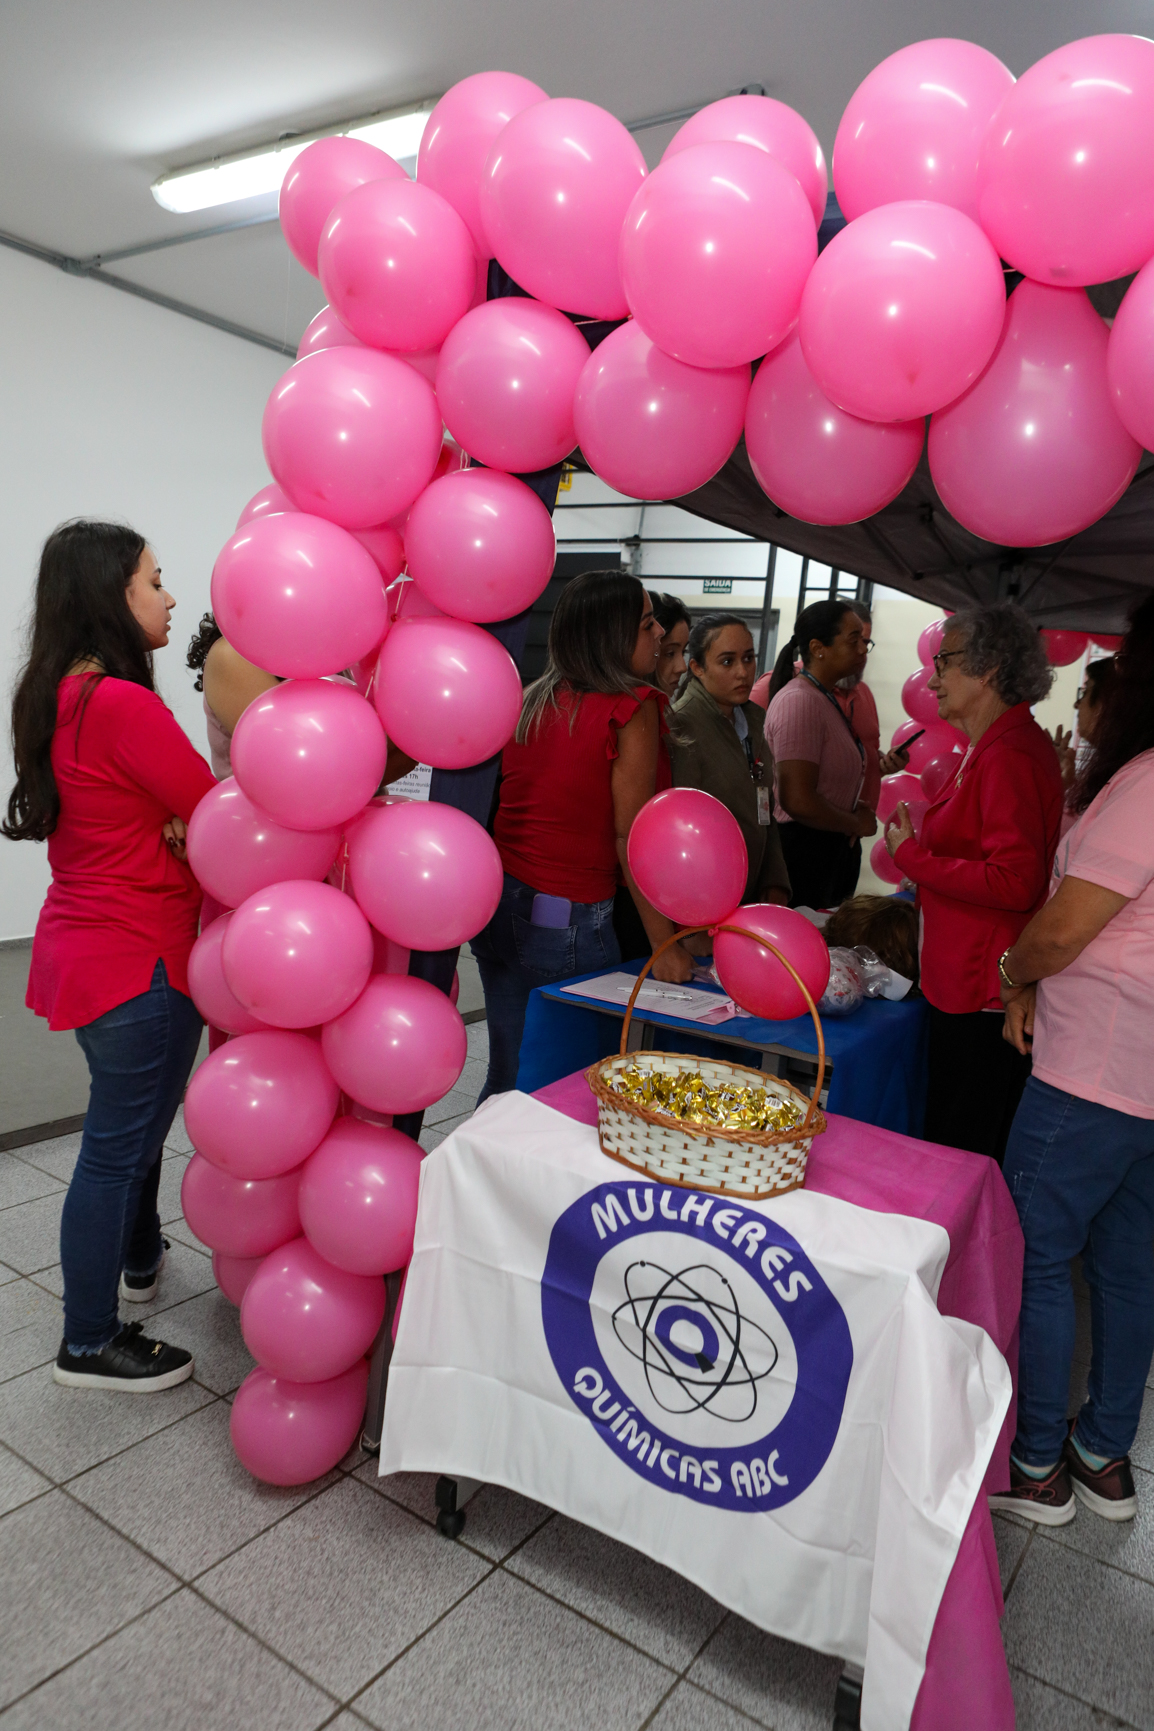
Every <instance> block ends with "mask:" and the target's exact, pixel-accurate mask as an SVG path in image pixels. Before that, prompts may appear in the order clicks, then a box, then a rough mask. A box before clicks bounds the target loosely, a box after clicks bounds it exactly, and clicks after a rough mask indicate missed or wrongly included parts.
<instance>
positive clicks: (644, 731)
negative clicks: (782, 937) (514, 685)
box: [472, 571, 693, 1100]
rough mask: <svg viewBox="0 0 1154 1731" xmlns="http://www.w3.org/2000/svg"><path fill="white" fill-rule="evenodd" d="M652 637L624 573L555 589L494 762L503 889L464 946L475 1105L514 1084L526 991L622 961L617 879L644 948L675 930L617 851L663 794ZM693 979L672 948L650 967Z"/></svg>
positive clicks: (665, 771)
mask: <svg viewBox="0 0 1154 1731" xmlns="http://www.w3.org/2000/svg"><path fill="white" fill-rule="evenodd" d="M660 641H661V627H660V626H659V625H658V624H657V622H656V620H655V619H654V616H653V607H652V605H651V603H650V600H649V597H648V595H647V594H646V593H645V590H644V589H643V588H642V587H641V584H640V582H639V581H638V580H637V578H636V577H627V576H625V575H623V574H622V573H621V572H620V571H587V572H585V573H584V574H583V575H582V576H580V577H575V578H574V579H573V581H572V582H571V583H569V584H567V585H566V587H565V588H564V589H563V590H562V592H561V597H560V599H559V600H558V602H557V606H556V609H555V611H554V613H553V618H552V620H551V622H550V625H549V658H548V661H547V663H546V666H545V671H544V673H543V674H542V675H541V677H540V679H538V680H536V681H535V682H534V683H533V684H532V685H531V686H530V687H529V689H528V690H527V691H526V693H525V703H524V707H523V709H522V711H521V719H520V721H519V722H518V723H517V731H516V733H515V735H514V737H513V739H512V740H511V741H510V742H509V744H508V745H507V746H506V747H505V751H504V754H503V756H502V759H501V796H500V805H499V806H498V809H497V817H496V821H495V824H494V828H493V837H494V840H495V841H496V843H497V846H498V848H499V849H500V853H501V860H502V863H503V865H504V867H505V888H504V892H503V894H502V896H501V902H500V906H499V907H498V909H497V912H496V913H495V914H494V915H493V918H492V919H491V920H490V922H489V924H488V925H487V926H486V927H485V929H484V931H483V932H481V933H480V935H479V936H478V937H476V938H474V939H473V943H472V949H473V954H474V955H475V956H476V958H477V965H478V967H479V969H480V973H481V983H482V985H483V986H484V988H485V1008H486V1011H487V1019H488V1024H489V1073H488V1076H487V1078H486V1080H485V1086H484V1089H483V1090H482V1093H481V1099H482V1100H485V1099H488V1097H489V1095H490V1094H497V1093H502V1092H504V1091H505V1090H507V1089H509V1088H512V1087H514V1086H515V1084H516V1080H517V1066H518V1058H519V1054H520V1050H521V1034H522V1031H523V1029H524V1025H525V1009H526V1006H527V1004H528V1002H529V993H530V992H531V991H532V990H533V988H534V987H535V986H541V985H546V984H548V983H549V982H550V981H551V980H564V979H568V978H570V977H571V976H572V975H574V974H582V973H592V972H593V971H594V970H595V969H597V968H609V967H612V966H613V965H614V964H615V963H617V962H619V961H620V960H621V953H620V949H619V947H618V942H617V938H616V935H615V933H614V929H613V898H614V894H615V891H616V889H617V885H618V883H619V882H620V881H621V879H622V878H623V879H624V881H625V883H626V884H627V885H628V886H629V889H630V891H631V893H632V895H633V897H634V899H635V901H636V904H637V911H638V913H639V914H640V916H641V920H642V922H643V924H644V926H645V930H646V933H647V934H648V937H649V941H650V943H651V944H652V946H653V948H654V949H656V948H657V946H658V944H660V943H661V942H663V941H664V939H665V938H667V937H671V936H672V935H673V932H674V931H675V929H676V928H675V927H674V926H673V924H672V923H671V922H670V921H669V920H667V919H665V918H664V916H663V915H661V914H659V913H657V912H656V910H655V909H654V908H652V907H650V905H649V903H648V902H647V901H646V900H645V898H644V896H643V895H642V894H641V892H640V890H638V888H637V886H636V884H635V883H634V881H633V878H632V874H631V873H630V871H629V866H628V862H627V860H626V853H625V844H626V841H627V839H628V836H629V830H630V826H631V825H632V823H633V819H634V818H635V817H636V816H637V813H638V812H639V811H640V810H641V807H642V806H643V805H644V804H645V802H646V800H647V799H650V798H652V796H653V794H654V793H655V792H656V791H657V790H658V789H659V788H660V787H668V786H669V785H670V774H669V763H668V758H667V756H666V753H665V750H664V747H663V745H662V743H661V735H662V733H663V731H664V728H665V720H664V710H665V704H666V701H667V700H666V698H665V696H664V693H662V692H659V691H658V690H657V689H656V688H655V687H654V685H653V684H652V683H651V682H652V679H653V673H654V667H655V665H656V661H657V648H658V645H659V643H660ZM692 971H693V958H692V957H691V956H690V954H689V952H688V951H687V950H686V949H684V948H683V947H682V945H680V944H678V945H676V946H674V947H673V948H672V949H670V950H667V951H666V953H665V955H664V956H662V958H661V960H660V961H659V962H658V963H657V964H656V966H655V967H654V970H653V972H654V974H655V975H656V977H657V978H658V979H661V980H687V979H688V978H689V977H690V975H691V973H692Z"/></svg>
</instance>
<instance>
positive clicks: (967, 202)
mask: <svg viewBox="0 0 1154 1731" xmlns="http://www.w3.org/2000/svg"><path fill="white" fill-rule="evenodd" d="M1013 87H1014V75H1013V73H1012V72H1011V71H1010V69H1009V67H1008V66H1003V65H1002V62H1001V61H1000V60H999V59H998V58H997V56H996V55H993V54H991V53H990V52H989V50H988V49H986V48H980V47H979V46H978V44H977V43H976V42H962V41H958V40H957V39H956V38H953V37H949V36H939V37H934V38H931V40H929V41H928V42H913V43H911V44H910V46H909V47H908V48H899V49H898V51H897V53H896V54H890V55H888V56H887V57H886V59H885V60H883V61H881V63H880V64H879V65H877V66H875V67H874V69H873V71H872V72H870V73H869V74H868V75H867V76H866V78H865V79H864V80H863V81H862V83H861V84H859V85H858V87H857V89H856V90H855V91H854V93H853V95H852V96H851V97H850V99H849V102H848V104H847V105H846V109H845V113H844V114H843V115H842V117H841V124H840V126H839V127H838V129H837V137H836V139H835V140H834V146H833V180H834V186H835V187H836V188H837V200H838V203H839V205H840V206H841V208H842V211H843V212H844V214H845V215H846V217H847V218H848V219H849V220H850V221H852V220H853V219H854V217H858V216H861V215H862V214H863V212H864V211H867V210H873V208H874V206H875V205H879V204H894V203H896V202H897V201H898V200H899V199H906V198H932V199H934V200H935V202H936V203H938V204H952V205H953V206H954V208H955V210H961V211H964V212H965V214H966V215H967V216H968V217H972V218H973V220H974V221H975V222H977V220H978V189H977V179H978V149H979V146H980V145H981V142H982V138H983V135H984V133H985V130H986V127H987V126H988V125H989V123H990V120H991V118H992V116H993V115H994V113H995V112H996V110H997V108H998V106H999V104H1000V103H1001V102H1002V100H1003V98H1004V97H1005V96H1006V95H1007V93H1008V92H1009V91H1010V90H1012V89H1013Z"/></svg>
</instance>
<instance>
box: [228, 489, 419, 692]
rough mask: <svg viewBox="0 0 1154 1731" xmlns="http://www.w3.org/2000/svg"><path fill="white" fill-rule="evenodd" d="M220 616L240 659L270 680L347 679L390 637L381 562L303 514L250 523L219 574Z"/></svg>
mask: <svg viewBox="0 0 1154 1731" xmlns="http://www.w3.org/2000/svg"><path fill="white" fill-rule="evenodd" d="M211 596H212V611H213V614H214V615H215V617H216V622H217V624H218V625H219V626H220V628H221V630H222V631H223V632H224V635H225V636H226V637H227V638H228V641H229V642H230V643H231V644H232V646H233V648H234V649H235V650H236V651H237V653H238V654H240V655H243V656H245V657H246V659H247V660H249V661H251V662H253V663H254V664H255V665H256V666H257V667H263V668H266V669H267V671H268V672H269V673H276V674H279V675H280V676H281V677H282V678H289V679H315V678H317V677H318V676H319V675H321V674H324V673H340V672H341V670H342V669H343V668H345V667H348V666H349V665H350V664H351V663H352V662H354V661H359V660H360V658H361V656H362V655H367V654H368V652H369V650H370V649H372V648H373V647H374V645H375V644H377V643H379V642H380V640H381V638H382V637H383V636H384V633H385V620H386V617H387V614H386V608H385V589H384V585H383V583H382V582H381V574H380V571H379V570H378V569H377V565H376V561H375V560H374V559H373V558H371V556H370V555H369V554H368V553H367V552H366V551H365V549H364V548H363V547H362V546H360V545H359V543H358V542H357V541H355V540H354V539H353V537H352V536H351V535H349V534H347V533H346V531H345V530H344V529H338V528H337V526H336V524H335V523H329V522H326V520H325V519H324V518H323V517H312V516H309V515H308V514H307V513H305V512H303V511H292V512H287V513H285V514H283V515H276V516H269V517H265V518H264V519H263V521H259V522H253V523H246V524H245V525H244V527H243V528H241V529H238V530H237V532H236V534H235V535H234V536H233V537H232V540H231V541H226V542H225V544H224V547H223V549H222V551H221V552H220V554H219V556H218V557H217V561H216V564H215V565H214V566H213V571H212V586H211Z"/></svg>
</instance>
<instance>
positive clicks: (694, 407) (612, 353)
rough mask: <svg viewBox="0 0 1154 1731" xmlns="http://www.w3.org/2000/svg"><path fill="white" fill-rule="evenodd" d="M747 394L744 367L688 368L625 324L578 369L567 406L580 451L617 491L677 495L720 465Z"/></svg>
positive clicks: (731, 444) (726, 455) (732, 439)
mask: <svg viewBox="0 0 1154 1731" xmlns="http://www.w3.org/2000/svg"><path fill="white" fill-rule="evenodd" d="M748 397H749V368H748V366H741V367H727V368H716V369H710V368H705V367H688V366H686V365H685V363H684V361H675V360H674V359H673V357H672V355H667V354H665V353H664V352H663V350H661V349H659V348H658V347H657V345H656V344H655V343H653V342H651V341H650V339H649V338H648V337H647V336H646V334H645V332H644V331H643V330H642V329H641V326H640V325H639V324H638V323H637V321H636V320H635V319H630V320H629V322H628V323H627V324H623V325H621V326H620V328H619V329H617V330H615V331H611V332H610V334H609V335H608V336H607V337H606V338H605V340H604V342H602V343H599V344H598V346H597V348H596V349H595V350H594V352H593V353H592V354H591V355H590V356H589V357H588V358H587V360H586V362H585V366H584V369H583V370H582V373H581V377H580V379H579V381H578V384H577V396H576V401H575V403H574V414H575V420H576V427H577V437H578V441H579V443H580V445H581V453H582V455H583V456H584V457H585V459H586V461H587V462H588V463H589V464H590V466H591V467H592V469H593V471H594V473H595V474H597V475H599V476H600V477H601V479H602V480H603V481H606V482H608V484H609V486H611V487H615V488H616V489H617V491H618V492H619V493H631V494H632V495H633V496H634V498H638V499H676V498H679V497H680V496H681V495H682V494H683V493H692V492H693V491H694V489H695V488H697V487H703V486H704V485H705V483H706V481H709V480H711V479H712V478H713V476H714V475H716V473H717V471H718V470H719V469H720V468H721V467H722V465H723V464H724V463H725V462H726V461H727V459H728V458H729V456H730V455H731V453H732V452H733V449H734V447H735V446H736V444H737V442H738V440H739V439H740V438H741V424H742V416H743V415H744V413H745V405H746V401H747V400H748Z"/></svg>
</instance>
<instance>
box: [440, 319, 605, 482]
mask: <svg viewBox="0 0 1154 1731" xmlns="http://www.w3.org/2000/svg"><path fill="white" fill-rule="evenodd" d="M588 359H589V345H588V343H587V342H586V341H585V338H584V337H583V336H582V335H581V333H580V331H579V330H578V329H577V327H576V326H575V325H574V324H573V323H572V321H571V320H569V319H567V318H566V317H565V315H564V313H559V312H558V311H557V309H556V307H548V306H542V304H541V303H540V302H539V301H530V300H524V299H522V298H520V297H519V296H510V297H508V298H507V299H505V300H496V301H488V302H487V303H486V304H485V305H484V306H479V307H474V309H473V311H472V312H471V313H466V315H465V317H464V318H463V319H462V320H461V322H460V324H459V325H457V326H456V327H455V328H454V329H453V330H452V331H450V333H449V335H448V336H447V337H446V338H445V342H444V346H443V347H442V349H441V355H440V360H439V361H438V363H437V401H438V402H439V403H440V405H441V413H442V414H443V415H444V417H445V425H446V426H447V427H448V429H449V431H450V433H452V435H453V437H454V439H456V441H457V443H458V444H459V445H460V446H461V448H462V449H463V450H466V451H468V452H469V455H470V456H472V457H475V458H476V460H477V461H478V462H479V463H487V464H488V465H489V467H490V468H493V469H506V470H508V471H509V472H510V473H511V474H527V473H529V472H530V471H532V470H534V469H549V468H552V466H553V464H554V463H559V462H560V461H561V459H562V457H567V456H568V455H569V453H570V451H571V450H572V449H573V447H574V445H575V444H576V443H577V434H576V433H575V432H574V430H573V393H574V391H575V390H576V389H577V380H578V378H579V377H580V374H581V369H582V367H583V366H584V365H585V362H586V361H587V360H588Z"/></svg>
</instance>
